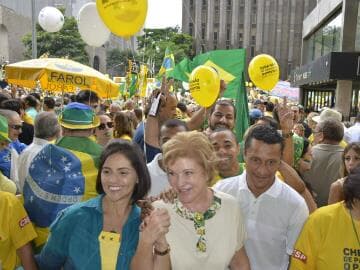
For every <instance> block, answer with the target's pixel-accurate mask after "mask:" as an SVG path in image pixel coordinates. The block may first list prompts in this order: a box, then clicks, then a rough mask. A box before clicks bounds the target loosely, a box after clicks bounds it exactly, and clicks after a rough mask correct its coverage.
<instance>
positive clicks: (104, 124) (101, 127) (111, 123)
mask: <svg viewBox="0 0 360 270" xmlns="http://www.w3.org/2000/svg"><path fill="white" fill-rule="evenodd" d="M106 127H107V128H112V127H113V122H107V123H101V124H100V125H99V126H98V129H100V130H104V129H105V128H106Z"/></svg>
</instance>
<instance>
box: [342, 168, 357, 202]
mask: <svg viewBox="0 0 360 270" xmlns="http://www.w3.org/2000/svg"><path fill="white" fill-rule="evenodd" d="M343 189H344V197H345V200H344V201H345V204H346V206H347V208H349V209H353V204H354V203H355V200H360V167H356V168H355V169H353V170H352V171H351V172H350V173H349V175H348V176H347V178H346V180H345V181H344V186H343Z"/></svg>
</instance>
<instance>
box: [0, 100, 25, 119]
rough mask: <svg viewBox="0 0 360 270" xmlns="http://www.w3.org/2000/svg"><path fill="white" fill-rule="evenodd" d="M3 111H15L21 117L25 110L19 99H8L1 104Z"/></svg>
mask: <svg viewBox="0 0 360 270" xmlns="http://www.w3.org/2000/svg"><path fill="white" fill-rule="evenodd" d="M0 107H1V109H6V110H11V111H15V112H17V113H18V114H19V115H20V113H21V112H20V110H21V109H23V106H22V104H21V101H20V100H19V99H14V98H12V99H7V100H4V101H3V102H1V105H0Z"/></svg>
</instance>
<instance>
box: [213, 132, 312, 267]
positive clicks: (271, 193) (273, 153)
mask: <svg viewBox="0 0 360 270" xmlns="http://www.w3.org/2000/svg"><path fill="white" fill-rule="evenodd" d="M244 145H245V151H244V157H245V163H246V171H245V172H244V173H243V174H241V175H239V176H235V177H231V178H228V179H224V180H222V181H220V182H218V183H217V184H216V185H215V187H214V188H215V189H216V190H219V191H223V192H225V193H228V194H231V195H233V196H234V197H236V198H237V199H238V201H239V203H240V207H241V209H242V211H243V214H244V217H245V223H246V230H247V240H246V241H245V249H246V253H247V255H248V257H249V260H250V265H251V269H253V270H263V269H266V270H286V269H287V268H288V263H289V255H291V254H292V251H293V246H294V244H295V241H296V239H297V237H298V235H299V233H300V231H301V229H302V226H303V224H304V222H305V220H306V219H307V217H308V215H309V211H308V208H307V206H306V203H305V201H304V199H303V198H302V197H301V196H300V195H299V194H298V193H297V192H296V191H295V190H293V189H292V188H291V187H289V186H288V185H287V184H285V183H284V182H282V181H281V180H279V179H278V178H277V177H275V173H276V171H277V170H278V169H279V166H280V161H281V156H282V152H283V148H284V142H283V138H282V137H281V135H280V134H279V133H278V132H277V131H276V130H275V129H274V128H272V127H270V126H266V125H255V126H253V127H251V128H250V129H249V130H248V132H247V135H246V137H245V144H244Z"/></svg>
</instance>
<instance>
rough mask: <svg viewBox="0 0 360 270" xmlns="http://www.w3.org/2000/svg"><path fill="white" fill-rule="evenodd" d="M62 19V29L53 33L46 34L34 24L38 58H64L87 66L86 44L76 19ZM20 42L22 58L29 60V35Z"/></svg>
mask: <svg viewBox="0 0 360 270" xmlns="http://www.w3.org/2000/svg"><path fill="white" fill-rule="evenodd" d="M61 11H62V10H61ZM62 12H63V11H62ZM63 13H64V12H63ZM64 19H65V20H64V25H63V27H62V29H61V30H60V31H59V32H55V33H49V32H46V31H44V30H43V29H42V28H41V26H40V25H39V24H36V35H37V52H38V56H41V55H44V54H47V55H48V57H59V58H62V57H66V58H69V59H71V60H74V61H77V62H80V63H83V64H85V65H89V56H88V54H87V53H86V51H85V46H86V44H85V42H84V41H83V40H82V38H81V36H80V33H79V31H78V28H77V23H76V19H75V18H74V17H65V18H64ZM22 42H23V44H24V45H25V48H26V51H25V53H24V56H25V57H26V58H28V59H31V44H32V43H31V33H30V34H26V35H25V36H24V37H23V40H22Z"/></svg>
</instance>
